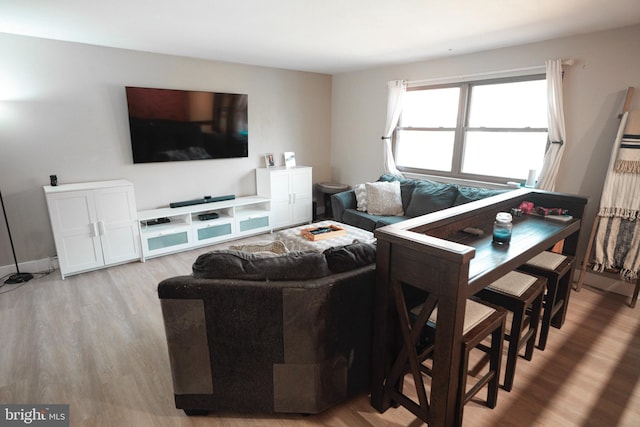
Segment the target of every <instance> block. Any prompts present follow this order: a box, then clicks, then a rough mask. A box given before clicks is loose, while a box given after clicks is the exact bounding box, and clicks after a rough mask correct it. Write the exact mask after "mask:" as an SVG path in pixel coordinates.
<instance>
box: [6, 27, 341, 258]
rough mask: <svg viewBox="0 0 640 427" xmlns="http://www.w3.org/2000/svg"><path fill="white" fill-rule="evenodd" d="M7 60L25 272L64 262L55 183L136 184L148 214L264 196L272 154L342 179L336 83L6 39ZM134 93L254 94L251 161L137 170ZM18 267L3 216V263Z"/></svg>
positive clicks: (12, 212)
mask: <svg viewBox="0 0 640 427" xmlns="http://www.w3.org/2000/svg"><path fill="white" fill-rule="evenodd" d="M0 58H2V71H1V72H0V147H1V148H0V191H2V195H3V197H4V200H5V205H6V208H7V216H8V218H9V222H10V225H11V232H12V235H13V240H14V243H15V247H16V253H17V257H18V260H19V261H20V262H21V263H22V262H24V261H31V260H38V259H44V258H48V257H50V256H53V255H55V248H54V245H53V237H52V235H51V229H50V224H49V217H48V213H47V211H46V204H45V199H44V194H43V190H42V186H43V185H48V182H49V175H51V174H57V175H58V180H59V183H61V184H62V183H70V182H84V181H94V180H105V179H128V180H130V181H132V182H133V183H134V185H135V190H136V199H137V204H138V209H150V208H156V207H162V206H167V205H168V204H169V202H171V201H178V200H189V199H194V198H200V197H203V196H205V195H212V196H217V195H225V194H236V195H237V196H242V195H249V194H255V191H256V190H255V174H254V169H255V168H256V167H259V166H263V165H264V160H263V155H264V154H265V153H266V152H272V153H275V154H277V155H279V156H280V157H281V156H282V153H283V152H284V151H295V153H296V160H297V163H298V164H300V165H308V166H313V179H314V182H318V181H328V180H330V177H331V176H330V174H331V172H330V166H329V164H330V163H329V161H330V144H329V139H330V127H331V112H330V111H331V110H330V109H331V76H329V75H324V74H314V73H305V72H296V71H288V70H280V69H271V68H264V67H253V66H246V65H238V64H230V63H222V62H212V61H202V60H196V59H190V58H183V57H175V56H166V55H157V54H149V53H141V52H134V51H127V50H121V49H111V48H101V47H96V46H89V45H82V44H75V43H65V42H57V41H50V40H44V39H38V38H30V37H21V36H12V35H6V34H0ZM125 86H145V87H157V88H171V89H193V90H203V91H218V92H235V93H247V94H248V95H249V157H248V158H242V159H221V160H206V161H189V162H172V163H154V164H136V165H134V164H133V162H132V155H131V148H130V139H129V127H128V126H129V124H128V116H127V105H126V97H125V89H124V87H125ZM278 160H281V159H278ZM0 216H1V215H0ZM11 264H13V258H12V256H11V250H10V246H9V242H8V238H7V234H6V226H5V225H4V218H2V220H1V223H0V266H8V265H11Z"/></svg>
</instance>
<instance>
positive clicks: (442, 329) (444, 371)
mask: <svg viewBox="0 0 640 427" xmlns="http://www.w3.org/2000/svg"><path fill="white" fill-rule="evenodd" d="M456 267H461V270H459V271H458V277H455V276H454V277H451V276H450V280H447V281H445V282H443V283H442V287H441V290H440V298H439V300H438V318H437V325H438V326H437V327H436V334H435V344H434V345H435V346H434V357H433V381H432V385H431V414H430V421H429V426H431V427H435V426H443V427H444V426H459V425H461V424H462V420H461V419H458V418H457V414H458V406H457V405H464V402H458V399H457V396H458V383H459V381H460V375H461V373H460V363H461V360H460V355H461V351H460V349H461V348H462V329H463V324H464V311H465V305H466V300H467V295H466V293H464V292H463V291H465V290H466V284H467V282H468V277H469V269H468V264H464V265H458V266H456ZM465 267H466V268H465ZM461 283H462V284H463V285H462V286H459V285H460V284H461Z"/></svg>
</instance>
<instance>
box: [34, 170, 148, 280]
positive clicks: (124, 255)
mask: <svg viewBox="0 0 640 427" xmlns="http://www.w3.org/2000/svg"><path fill="white" fill-rule="evenodd" d="M44 192H45V196H46V199H47V207H48V209H49V218H50V219H51V228H52V231H53V238H54V241H55V245H56V250H57V252H58V263H59V264H60V274H61V276H62V278H63V279H64V278H65V276H68V275H70V274H75V273H81V272H84V271H89V270H95V269H97V268H101V267H106V266H109V265H114V264H120V263H124V262H128V261H132V260H136V259H140V229H139V227H138V222H137V211H136V202H135V193H134V190H133V184H132V183H130V182H128V181H124V180H114V181H100V182H87V183H78V184H64V185H59V186H55V187H52V186H45V187H44Z"/></svg>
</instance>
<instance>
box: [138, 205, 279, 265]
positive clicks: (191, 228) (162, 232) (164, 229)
mask: <svg viewBox="0 0 640 427" xmlns="http://www.w3.org/2000/svg"><path fill="white" fill-rule="evenodd" d="M203 214H215V215H214V216H216V217H215V218H210V219H206V218H202V215H203ZM158 220H160V221H158ZM138 221H139V224H140V240H141V241H142V260H143V261H144V260H145V259H146V258H151V257H154V256H160V255H166V254H170V253H174V252H179V251H183V250H187V249H192V248H196V247H199V246H206V245H211V244H214V243H218V242H222V241H225V240H232V239H235V238H238V237H243V236H247V235H251V234H258V233H262V232H265V231H269V230H271V219H270V201H269V199H266V198H264V197H259V196H246V197H238V198H236V199H232V200H223V201H220V202H212V203H204V204H199V205H192V206H183V207H178V208H160V209H151V210H146V211H140V212H138ZM162 221H165V222H162Z"/></svg>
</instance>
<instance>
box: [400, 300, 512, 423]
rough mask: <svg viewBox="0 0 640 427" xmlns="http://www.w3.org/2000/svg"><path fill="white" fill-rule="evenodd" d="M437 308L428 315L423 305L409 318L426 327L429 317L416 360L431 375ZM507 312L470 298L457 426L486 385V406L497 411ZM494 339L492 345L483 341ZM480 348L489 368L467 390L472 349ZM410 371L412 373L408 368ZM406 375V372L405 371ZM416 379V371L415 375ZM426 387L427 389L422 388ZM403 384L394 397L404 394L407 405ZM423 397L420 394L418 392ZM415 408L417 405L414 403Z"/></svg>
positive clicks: (466, 315) (464, 335) (458, 398)
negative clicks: (467, 408)
mask: <svg viewBox="0 0 640 427" xmlns="http://www.w3.org/2000/svg"><path fill="white" fill-rule="evenodd" d="M437 312H438V309H437V307H436V308H435V309H434V310H433V312H431V314H430V315H429V313H428V312H427V310H424V306H423V305H420V306H417V307H415V308H413V309H412V310H411V312H410V317H411V318H412V319H414V320H415V323H414V325H416V327H418V326H417V325H420V324H423V323H424V322H425V320H424V319H425V318H426V317H427V315H429V318H428V320H426V324H425V327H424V330H423V334H422V338H421V340H420V343H419V345H418V354H417V360H418V362H420V365H419V366H418V368H419V370H420V372H419V373H418V375H420V373H424V374H427V375H429V376H431V367H430V366H429V365H428V364H426V363H425V362H428V361H430V360H431V356H432V354H433V350H434V345H433V342H434V336H435V333H436V327H437V326H436V319H437ZM506 316H507V312H506V310H504V309H503V308H502V307H493V306H489V305H487V304H485V303H482V302H480V301H477V300H472V299H468V300H467V302H466V307H465V317H464V326H463V337H462V348H461V352H462V353H461V358H460V359H461V366H460V381H459V383H458V397H457V399H456V413H457V419H458V425H461V424H462V415H463V411H464V405H465V404H466V403H467V402H468V401H469V400H471V398H473V397H474V396H475V395H476V394H477V393H478V392H479V391H480V390H481V389H482V388H483V387H484V386H487V400H486V405H487V406H488V407H489V408H495V407H496V404H497V402H498V388H499V385H500V384H499V383H500V367H501V363H502V348H503V340H504V328H505V326H504V325H505V320H506ZM487 337H491V343H490V345H489V346H487V345H485V344H483V343H482V342H483V341H484V340H485V339H486V338H487ZM474 348H476V349H478V350H480V351H482V352H484V353H486V355H488V357H489V368H488V370H487V372H486V373H485V374H484V375H482V377H480V378H479V379H478V380H477V381H476V383H475V384H474V385H473V386H471V387H470V389H469V390H467V375H468V373H469V356H470V353H471V350H472V349H474ZM408 369H409V372H412V371H413V370H412V369H411V368H410V367H409V368H408ZM405 372H406V371H405ZM413 374H414V380H415V379H416V372H413ZM418 384H422V381H421V380H420V381H419V382H418V381H416V387H417V386H418ZM422 387H424V386H422ZM401 390H402V383H401V382H400V383H399V390H398V392H397V393H399V394H396V396H395V397H397V396H398V395H401V396H402V398H403V400H404V403H405V404H406V399H408V398H407V397H406V396H405V395H402V394H401ZM418 394H420V392H418ZM412 403H413V404H414V405H415V404H416V403H415V402H412Z"/></svg>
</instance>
